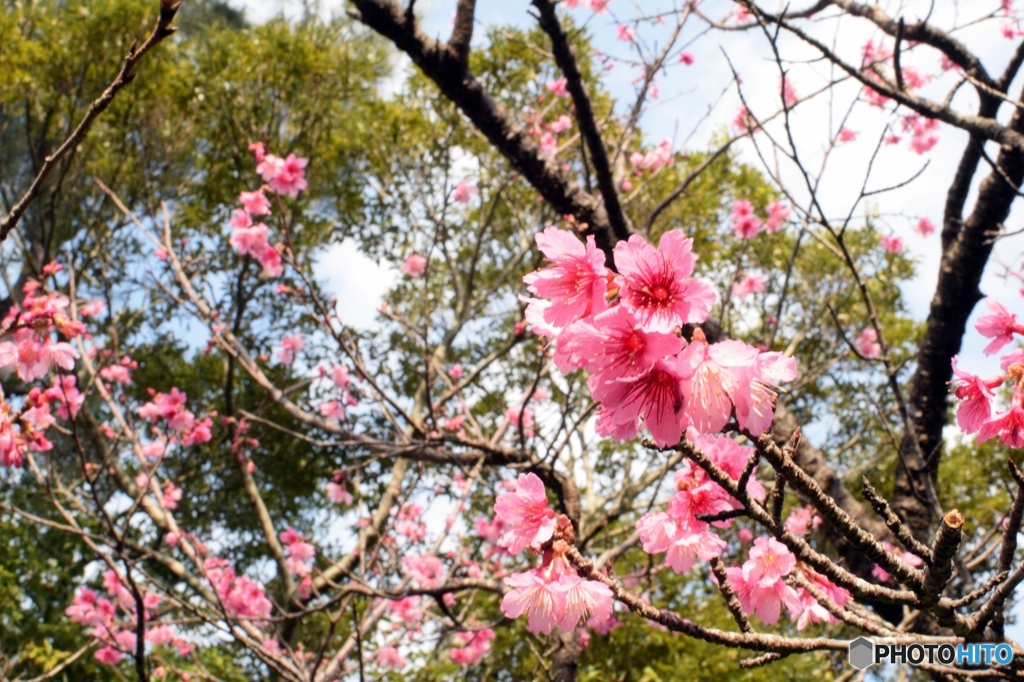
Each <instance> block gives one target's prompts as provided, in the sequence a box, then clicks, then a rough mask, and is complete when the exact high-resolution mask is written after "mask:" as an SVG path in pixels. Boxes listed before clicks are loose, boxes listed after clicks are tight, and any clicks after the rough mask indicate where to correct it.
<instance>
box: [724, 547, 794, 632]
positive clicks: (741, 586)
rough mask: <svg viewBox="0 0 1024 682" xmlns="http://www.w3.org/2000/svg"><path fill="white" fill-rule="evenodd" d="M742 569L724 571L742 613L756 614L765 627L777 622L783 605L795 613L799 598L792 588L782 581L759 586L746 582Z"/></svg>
mask: <svg viewBox="0 0 1024 682" xmlns="http://www.w3.org/2000/svg"><path fill="white" fill-rule="evenodd" d="M749 563H750V562H749V561H748V562H747V563H746V564H744V568H740V567H732V568H729V569H727V570H726V574H727V575H728V579H729V585H730V586H731V587H732V590H733V592H734V593H735V594H736V597H737V598H738V599H739V601H740V606H741V607H742V608H743V612H744V613H746V614H748V615H751V614H756V615H757V617H758V618H760V619H761V622H762V623H764V624H765V625H774V624H775V623H777V622H778V621H779V615H780V614H781V612H782V608H781V607H782V605H783V604H785V606H786V608H787V609H788V610H789V611H796V610H798V609H799V608H800V598H799V596H798V595H797V593H796V590H794V589H793V588H792V587H790V586H789V585H787V584H786V583H785V582H784V581H782V580H779V581H777V582H774V583H766V584H763V585H762V584H759V583H758V582H757V581H754V580H748V579H747V577H746V576H745V573H746V566H747V564H749Z"/></svg>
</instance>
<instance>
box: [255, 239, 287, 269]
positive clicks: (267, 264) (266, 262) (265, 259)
mask: <svg viewBox="0 0 1024 682" xmlns="http://www.w3.org/2000/svg"><path fill="white" fill-rule="evenodd" d="M258 258H259V261H260V266H261V267H262V268H263V275H264V276H265V277H280V276H281V273H282V272H284V268H283V267H282V266H281V254H280V253H278V251H277V249H275V248H274V247H273V246H271V245H270V244H267V245H266V247H265V248H264V249H263V251H262V252H261V253H260V254H259V256H258Z"/></svg>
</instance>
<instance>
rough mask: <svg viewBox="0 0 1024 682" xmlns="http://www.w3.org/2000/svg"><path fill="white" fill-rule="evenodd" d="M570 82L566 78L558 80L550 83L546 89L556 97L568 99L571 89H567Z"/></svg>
mask: <svg viewBox="0 0 1024 682" xmlns="http://www.w3.org/2000/svg"><path fill="white" fill-rule="evenodd" d="M567 82H568V80H567V79H566V78H556V79H554V80H552V81H548V83H547V85H545V86H544V87H546V88H547V89H548V90H549V91H551V93H552V94H554V96H555V97H568V96H569V89H568V87H566V83H567Z"/></svg>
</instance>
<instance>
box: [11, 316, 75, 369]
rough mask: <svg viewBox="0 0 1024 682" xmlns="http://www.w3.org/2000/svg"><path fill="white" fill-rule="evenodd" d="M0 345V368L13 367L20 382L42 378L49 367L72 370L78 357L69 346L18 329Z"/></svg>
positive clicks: (29, 331) (62, 342)
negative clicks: (8, 339) (9, 338)
mask: <svg viewBox="0 0 1024 682" xmlns="http://www.w3.org/2000/svg"><path fill="white" fill-rule="evenodd" d="M11 338H12V340H11V341H4V342H2V343H0V367H14V368H15V369H16V370H17V372H18V377H19V378H20V379H21V380H22V381H33V380H35V379H42V378H43V377H45V376H46V375H47V374H48V373H49V372H50V370H51V369H53V367H55V366H56V367H60V368H62V369H66V370H72V369H74V367H75V359H76V358H77V357H78V351H76V350H75V349H74V348H73V347H72V346H71V344H69V343H67V342H64V341H60V342H54V341H52V340H51V339H50V338H49V337H48V336H42V337H41V336H40V335H38V334H36V333H35V332H34V331H32V330H31V329H19V330H18V331H16V332H14V334H12V335H11Z"/></svg>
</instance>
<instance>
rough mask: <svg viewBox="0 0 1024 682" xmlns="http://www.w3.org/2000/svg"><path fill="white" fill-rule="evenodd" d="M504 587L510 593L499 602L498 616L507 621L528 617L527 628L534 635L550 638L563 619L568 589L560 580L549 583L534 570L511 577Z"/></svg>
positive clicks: (539, 572) (506, 580)
mask: <svg viewBox="0 0 1024 682" xmlns="http://www.w3.org/2000/svg"><path fill="white" fill-rule="evenodd" d="M576 579H577V580H579V578H578V577H577V578H576ZM504 583H505V584H506V585H508V586H509V587H511V588H513V589H512V590H511V591H510V592H508V593H507V594H506V595H505V597H504V598H503V599H502V600H501V612H502V613H504V614H505V617H506V618H518V617H519V616H521V615H523V614H524V613H527V614H529V616H528V618H527V625H526V626H527V628H529V630H530V632H532V633H533V634H535V635H540V634H545V635H549V634H551V631H552V630H554V629H555V626H556V625H558V623H559V622H560V621H561V620H562V619H563V618H564V617H565V601H566V591H567V586H566V585H565V584H563V583H562V582H561V580H558V579H556V580H550V581H549V580H548V579H547V577H545V575H544V573H543V572H542V571H540V570H535V571H528V572H526V573H513V574H512V575H510V576H508V577H506V578H505V580H504Z"/></svg>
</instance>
